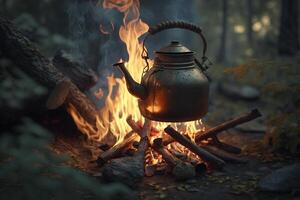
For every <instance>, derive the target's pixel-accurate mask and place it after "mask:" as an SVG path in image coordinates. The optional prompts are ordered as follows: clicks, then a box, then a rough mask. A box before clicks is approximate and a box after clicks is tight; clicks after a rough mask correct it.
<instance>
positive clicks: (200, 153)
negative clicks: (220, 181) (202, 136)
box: [165, 126, 225, 168]
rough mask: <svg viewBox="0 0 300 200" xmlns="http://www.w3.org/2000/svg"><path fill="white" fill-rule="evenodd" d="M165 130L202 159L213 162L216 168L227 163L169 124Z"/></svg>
mask: <svg viewBox="0 0 300 200" xmlns="http://www.w3.org/2000/svg"><path fill="white" fill-rule="evenodd" d="M165 132H166V133H167V134H169V135H170V136H171V137H172V138H173V139H174V140H176V141H177V142H179V143H180V144H181V145H183V146H185V147H186V148H188V149H189V150H190V151H192V152H193V153H195V154H196V155H198V156H199V157H200V158H201V159H203V160H204V161H206V162H208V163H210V164H212V165H213V166H214V167H216V168H222V167H223V166H224V165H225V162H224V161H223V160H222V159H220V158H218V157H216V156H214V155H213V154H211V153H209V152H207V151H206V150H204V149H203V148H201V147H199V146H197V145H196V144H195V143H194V142H192V141H190V140H189V139H187V138H186V137H185V136H183V135H181V134H180V133H179V132H177V131H176V130H175V129H173V128H172V127H171V126H168V127H167V128H165Z"/></svg>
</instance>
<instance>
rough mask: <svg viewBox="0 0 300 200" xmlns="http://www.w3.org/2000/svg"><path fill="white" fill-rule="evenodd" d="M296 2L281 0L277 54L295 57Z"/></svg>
mask: <svg viewBox="0 0 300 200" xmlns="http://www.w3.org/2000/svg"><path fill="white" fill-rule="evenodd" d="M298 31H299V30H298V0H281V17H280V28H279V38H278V39H279V41H278V52H279V54H280V55H289V56H292V55H295V54H296V53H297V51H298V50H299V38H298Z"/></svg>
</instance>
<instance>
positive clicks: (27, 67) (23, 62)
mask: <svg viewBox="0 0 300 200" xmlns="http://www.w3.org/2000/svg"><path fill="white" fill-rule="evenodd" d="M0 44H1V46H0V49H1V50H2V52H3V54H4V55H5V56H6V57H7V58H9V59H11V60H12V61H13V62H14V63H15V64H16V65H17V66H18V67H19V68H20V69H21V70H23V71H24V72H25V73H27V74H29V75H30V76H31V77H32V78H33V79H35V80H36V81H37V82H39V83H41V84H42V85H44V86H46V87H47V88H49V89H50V90H51V89H53V88H54V87H55V86H56V84H57V83H59V82H60V81H62V80H65V79H68V78H67V77H66V76H65V75H64V74H62V73H61V72H60V71H59V70H58V69H57V68H56V67H55V66H54V65H53V63H52V62H51V61H50V60H49V59H48V58H46V57H45V56H43V55H42V54H41V53H40V51H39V50H38V49H37V48H36V47H35V46H34V44H33V43H32V42H31V41H30V40H28V39H27V38H26V37H25V36H24V35H23V34H22V33H21V32H20V31H18V30H17V29H16V28H15V26H14V25H13V24H12V23H11V22H10V21H9V20H6V19H4V18H3V17H0ZM69 104H71V105H73V106H74V107H75V108H76V109H77V111H78V112H79V114H80V115H81V116H82V117H83V118H84V119H85V120H86V121H87V122H88V123H89V124H91V125H92V126H95V122H96V116H97V109H96V106H95V105H94V103H93V102H91V101H90V99H89V98H88V97H87V96H86V95H85V94H84V93H82V92H81V91H80V90H79V89H78V87H77V86H76V85H75V84H74V83H73V82H71V85H70V89H69V94H68V96H67V98H66V100H65V105H66V106H69ZM45 107H46V106H45Z"/></svg>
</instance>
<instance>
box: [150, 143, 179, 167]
mask: <svg viewBox="0 0 300 200" xmlns="http://www.w3.org/2000/svg"><path fill="white" fill-rule="evenodd" d="M152 148H153V149H154V150H155V151H156V152H157V153H159V154H161V155H162V157H163V159H164V160H165V161H166V163H168V165H169V166H170V167H171V168H173V167H175V166H176V164H177V163H179V162H180V160H179V159H178V158H176V157H175V156H173V155H172V154H171V153H170V151H168V149H166V148H164V146H163V144H162V138H156V139H154V140H153V144H152Z"/></svg>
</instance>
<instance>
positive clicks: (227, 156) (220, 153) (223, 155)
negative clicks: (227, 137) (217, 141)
mask: <svg viewBox="0 0 300 200" xmlns="http://www.w3.org/2000/svg"><path fill="white" fill-rule="evenodd" d="M201 147H202V148H203V149H205V150H206V151H208V152H210V153H211V154H213V155H215V156H217V157H219V158H221V159H223V160H224V161H227V162H234V163H246V162H247V160H245V159H242V158H238V157H236V156H235V155H232V154H230V153H228V152H226V151H223V150H221V149H218V148H217V147H214V146H211V145H203V146H201Z"/></svg>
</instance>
